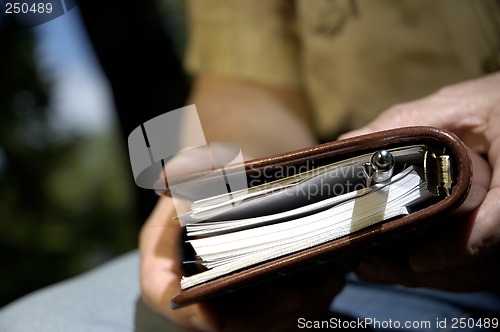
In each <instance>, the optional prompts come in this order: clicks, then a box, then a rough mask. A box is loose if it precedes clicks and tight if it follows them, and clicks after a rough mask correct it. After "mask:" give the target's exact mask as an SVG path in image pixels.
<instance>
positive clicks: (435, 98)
mask: <svg viewBox="0 0 500 332" xmlns="http://www.w3.org/2000/svg"><path fill="white" fill-rule="evenodd" d="M415 125H424V126H433V127H438V128H444V129H448V130H450V131H452V132H454V133H455V134H456V135H458V136H459V137H460V138H461V139H462V140H463V141H464V143H465V144H466V145H467V146H468V147H469V148H470V150H471V153H472V157H473V160H474V177H475V181H476V182H479V187H481V186H483V187H484V190H485V191H486V193H485V197H484V200H482V202H479V203H478V206H477V207H476V208H475V209H473V210H472V211H470V212H469V213H467V214H466V215H464V216H462V217H460V219H461V220H457V223H456V225H457V227H456V228H455V229H453V230H450V231H449V232H448V233H446V234H440V236H436V237H434V238H432V239H428V240H427V241H426V242H424V243H420V244H419V245H418V246H416V247H415V248H413V250H412V252H411V253H410V255H409V257H406V258H405V259H397V258H394V257H391V256H390V255H379V256H372V257H369V258H366V259H365V260H363V261H362V262H361V263H360V265H359V268H358V269H357V273H358V274H359V275H360V276H361V277H362V278H363V279H365V280H368V281H374V282H383V283H400V284H404V285H407V286H427V287H435V288H440V289H446V290H479V289H498V287H499V286H498V280H499V277H500V264H499V263H500V252H499V250H500V73H495V74H491V75H488V76H485V77H482V78H479V79H475V80H472V81H467V82H464V83H460V84H456V85H452V86H448V87H445V88H443V89H441V90H439V91H437V92H436V93H434V94H432V95H430V96H428V97H426V98H422V99H419V100H416V101H412V102H408V103H404V104H400V105H396V106H394V107H391V108H390V109H388V110H387V111H385V112H383V113H382V114H381V115H380V116H379V117H377V118H376V119H375V120H373V121H372V122H370V123H369V124H368V125H367V126H365V127H363V128H361V129H359V130H355V131H352V132H349V133H346V134H344V135H342V136H341V137H340V138H346V137H351V136H357V135H361V134H367V133H370V132H374V131H380V130H384V129H390V128H396V127H407V126H415ZM489 172H492V173H491V179H490V174H489ZM480 196H482V195H479V197H480ZM455 218H457V219H458V217H455Z"/></svg>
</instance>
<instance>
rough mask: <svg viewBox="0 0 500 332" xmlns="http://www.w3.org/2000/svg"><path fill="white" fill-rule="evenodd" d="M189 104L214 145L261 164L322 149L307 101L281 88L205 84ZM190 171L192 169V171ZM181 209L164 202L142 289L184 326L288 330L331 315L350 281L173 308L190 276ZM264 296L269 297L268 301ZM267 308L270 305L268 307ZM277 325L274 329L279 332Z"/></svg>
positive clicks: (272, 288)
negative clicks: (177, 217)
mask: <svg viewBox="0 0 500 332" xmlns="http://www.w3.org/2000/svg"><path fill="white" fill-rule="evenodd" d="M189 103H195V104H196V106H197V109H198V112H199V115H200V119H201V122H202V126H203V129H204V132H205V136H206V138H207V141H230V142H235V143H237V144H239V145H240V147H241V149H242V151H243V153H244V154H245V155H246V156H252V157H259V156H263V155H267V154H273V153H278V152H284V151H288V150H292V149H297V148H300V147H304V146H308V145H311V144H314V139H313V136H312V134H311V132H310V131H309V129H308V126H307V124H306V121H305V117H304V115H305V113H306V112H305V111H306V109H305V105H306V103H305V101H304V100H303V99H302V98H301V97H300V93H299V92H298V91H295V90H293V89H289V90H286V89H276V88H271V87H265V86H261V85H257V84H253V83H247V82H241V81H237V80H231V79H227V78H218V77H210V76H202V77H200V78H198V79H197V81H196V84H195V88H194V90H193V94H192V96H191V98H190V102H189ZM185 166H186V167H189V165H185ZM174 212H175V211H174V208H173V204H172V202H171V200H170V199H169V198H162V199H160V202H159V203H158V205H157V207H156V208H155V210H154V211H153V213H152V214H151V216H150V217H149V219H148V220H147V222H146V224H145V225H144V227H143V229H142V231H141V236H140V252H141V286H142V294H143V298H144V300H145V302H146V303H147V304H148V305H149V306H150V307H151V308H153V309H154V310H156V311H158V312H160V313H162V314H164V315H166V316H167V317H168V318H169V319H171V320H172V321H173V322H175V323H177V324H179V325H180V326H183V327H190V328H195V329H202V330H210V329H211V328H213V327H216V328H217V329H224V330H229V331H230V330H235V329H237V330H239V331H241V330H242V327H243V326H247V327H249V328H250V329H251V328H254V329H255V328H259V327H258V325H259V324H263V325H264V327H266V328H267V329H273V328H275V329H277V328H279V329H283V330H287V329H289V328H291V327H293V326H296V318H297V317H299V313H300V315H301V316H304V315H307V313H310V314H311V315H314V314H319V313H323V312H324V311H325V310H327V309H328V306H329V304H330V301H331V299H332V298H333V296H334V295H335V294H336V293H337V292H338V291H340V288H341V285H342V282H341V281H340V280H339V279H338V278H335V277H333V279H332V278H331V277H330V278H329V279H328V278H327V279H325V280H324V281H323V282H321V281H319V284H320V286H318V285H316V286H318V287H317V288H315V289H314V290H311V289H307V288H306V286H305V285H306V284H307V283H305V282H304V287H301V286H300V285H297V284H294V285H289V286H287V285H286V284H285V285H283V284H280V285H279V286H278V285H269V286H267V287H268V288H267V289H263V290H262V289H261V290H260V291H259V294H246V295H245V296H246V297H245V301H244V303H243V304H242V301H238V310H236V311H233V310H234V302H233V303H227V302H224V301H222V302H221V301H219V302H218V303H217V304H215V305H213V306H210V307H209V306H207V305H206V304H195V305H191V306H188V307H186V308H182V309H179V310H175V311H173V310H171V309H169V301H170V299H171V298H172V297H173V296H175V295H176V294H177V293H178V292H179V290H180V288H179V280H180V277H181V275H182V271H181V268H180V262H179V258H178V253H177V246H178V238H179V230H180V229H179V226H178V224H177V223H176V222H175V221H172V220H171V217H172V216H173V215H174ZM263 296H264V298H263ZM263 303H264V304H265V305H263ZM273 324H275V325H274V327H273Z"/></svg>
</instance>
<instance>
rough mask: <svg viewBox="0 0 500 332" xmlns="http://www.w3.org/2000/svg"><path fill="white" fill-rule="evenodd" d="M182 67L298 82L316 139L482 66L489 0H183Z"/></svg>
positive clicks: (494, 6)
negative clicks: (185, 8)
mask: <svg viewBox="0 0 500 332" xmlns="http://www.w3.org/2000/svg"><path fill="white" fill-rule="evenodd" d="M188 8H189V20H190V21H189V42H188V52H187V56H186V61H185V64H186V68H187V70H188V71H189V72H190V73H192V74H196V73H200V72H206V73H215V74H219V75H229V76H232V77H238V78H242V79H246V80H253V81H256V82H261V83H265V84H268V85H275V86H281V87H300V88H302V89H304V91H305V92H306V95H307V97H308V98H309V102H310V105H311V106H312V110H313V112H314V114H313V118H314V130H315V132H316V134H317V135H318V137H319V138H320V139H323V140H327V139H332V138H334V137H336V135H338V134H339V133H341V132H344V131H346V130H349V129H353V128H357V127H359V126H362V125H364V124H366V123H367V122H368V121H369V120H371V119H373V118H374V117H375V116H376V115H377V114H378V113H380V112H381V111H383V110H385V109H387V108H388V107H389V106H391V105H393V104H396V103H401V102H404V101H409V100H413V99H416V98H420V97H423V96H425V95H428V94H430V93H432V92H433V91H435V90H437V89H438V88H440V87H442V86H445V85H449V84H452V83H455V82H459V81H463V80H467V79H471V78H475V77H478V76H480V75H482V74H483V69H482V64H483V62H484V60H485V59H486V58H488V57H491V56H492V55H493V54H495V53H496V52H498V51H499V50H500V32H499V31H500V18H499V17H500V10H499V4H498V2H496V1H494V0H470V1H469V0H376V1H375V0H369V1H367V0H358V1H356V0H337V1H335V0H295V1H292V0H191V1H190V2H189V7H188Z"/></svg>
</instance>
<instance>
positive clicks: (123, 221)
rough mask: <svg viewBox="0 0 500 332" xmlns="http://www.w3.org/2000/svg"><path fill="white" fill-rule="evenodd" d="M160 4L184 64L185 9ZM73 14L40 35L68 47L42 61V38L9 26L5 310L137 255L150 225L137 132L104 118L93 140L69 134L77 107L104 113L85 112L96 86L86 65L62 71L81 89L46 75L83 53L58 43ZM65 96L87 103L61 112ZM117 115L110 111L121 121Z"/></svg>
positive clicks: (176, 1) (2, 127) (0, 178)
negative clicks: (139, 184)
mask: <svg viewBox="0 0 500 332" xmlns="http://www.w3.org/2000/svg"><path fill="white" fill-rule="evenodd" d="M159 4H160V5H159V7H158V8H159V9H160V14H161V16H162V17H163V18H164V19H165V21H164V22H165V26H164V28H165V30H166V31H167V32H168V33H169V34H170V35H171V36H172V41H173V44H174V47H175V51H176V52H177V53H178V55H179V56H182V52H183V47H184V41H185V30H184V29H183V27H181V25H183V24H184V17H183V10H184V2H183V1H182V0H172V1H168V0H163V1H160V3H159ZM77 9H78V8H77ZM73 12H74V10H72V11H71V12H68V13H67V14H65V15H63V16H61V17H59V18H57V19H55V20H53V21H52V22H49V23H46V24H43V25H41V26H39V27H37V28H36V29H38V32H40V31H41V32H42V33H45V36H49V37H50V40H52V43H56V44H58V45H59V46H61V45H63V46H64V47H66V48H63V49H62V51H61V49H55V50H54V49H51V48H53V46H54V45H52V46H51V45H50V43H48V44H49V45H48V46H47V45H45V46H43V47H45V49H44V48H43V47H42V51H43V52H41V51H40V48H41V46H40V33H38V34H37V33H36V31H37V30H36V29H31V28H30V29H25V28H23V27H20V26H13V25H12V24H9V25H5V24H2V20H1V19H0V266H1V267H0V271H1V272H0V307H1V306H3V305H5V304H7V303H10V302H11V301H13V300H15V299H17V298H19V297H21V296H22V295H24V294H27V293H29V292H31V291H34V290H36V289H39V288H41V287H44V286H47V285H50V284H53V283H55V282H58V281H61V280H64V279H67V278H70V277H72V276H75V275H78V274H80V273H82V272H84V271H87V270H89V269H91V268H93V267H95V266H98V265H99V264H102V263H104V262H106V261H108V260H109V259H111V258H113V257H116V256H117V255H120V254H122V253H125V252H127V251H129V250H132V249H134V248H136V247H137V236H138V232H139V229H140V226H141V224H142V222H143V219H144V213H143V211H142V214H141V211H139V210H140V209H139V208H138V206H137V205H138V204H137V195H138V190H137V188H136V187H135V184H134V181H133V177H132V174H131V170H130V164H129V159H128V151H127V145H126V144H127V143H126V136H127V135H128V133H127V132H125V131H124V129H123V128H122V127H120V123H119V121H117V119H116V115H115V114H111V115H110V114H107V115H105V118H106V119H107V121H106V123H105V125H101V126H99V128H98V129H96V130H90V131H89V130H79V129H78V128H77V127H75V123H77V124H78V122H81V123H80V124H81V125H83V126H84V127H85V126H87V127H89V126H92V125H93V124H92V123H85V121H86V120H82V119H85V117H83V118H82V117H81V116H76V113H75V116H74V118H73V119H72V121H73V123H72V124H71V125H70V126H68V127H65V124H64V123H65V120H64V117H66V120H67V118H68V117H69V119H70V122H71V118H72V117H73V115H72V112H73V111H74V110H73V109H72V108H73V107H75V106H78V107H75V108H79V111H80V112H82V108H83V112H86V111H88V112H89V114H92V113H95V112H96V110H95V109H88V110H85V105H86V104H85V103H83V101H85V100H84V98H93V96H92V95H89V94H88V93H86V92H85V91H87V90H86V86H85V84H89V83H88V82H87V81H85V80H84V79H83V78H82V79H80V77H79V76H78V75H79V74H78V73H79V72H85V71H88V70H87V68H86V67H85V66H83V67H82V66H81V64H80V63H79V62H78V61H80V60H81V59H77V60H70V61H69V62H70V63H71V66H73V67H71V68H79V69H77V70H76V71H75V72H72V71H71V72H64V70H66V69H65V68H62V69H61V68H60V69H61V71H62V72H63V73H64V74H66V76H71V75H73V77H71V78H72V80H73V82H78V84H77V85H68V84H67V83H65V82H64V81H63V82H61V81H60V80H61V77H60V76H61V75H60V74H61V73H60V72H59V73H58V72H57V70H54V69H53V68H49V70H47V68H44V64H43V62H44V61H43V60H48V62H50V61H52V62H54V61H56V62H57V57H56V58H55V60H54V59H50V58H51V57H53V56H55V55H54V54H52V53H51V52H59V56H64V57H66V58H70V57H71V55H72V54H73V55H75V54H76V55H78V52H81V51H80V49H76V50H75V49H71V47H72V46H71V45H73V43H69V44H71V45H69V44H68V43H67V42H66V41H65V40H64V39H62V40H58V38H63V37H64V36H62V37H59V35H58V34H59V33H61V32H62V31H61V30H57V29H61V28H60V27H61V26H62V25H60V22H62V20H69V19H72V18H69V17H70V14H71V13H73ZM71 15H73V16H74V15H77V14H74V13H73V14H71ZM51 24H52V25H51ZM54 24H55V25H54ZM58 24H59V25H58ZM79 28H80V29H82V27H81V26H80V27H79ZM51 29H53V30H51ZM51 34H52V35H51ZM83 34H85V33H84V32H83ZM80 37H81V36H80ZM80 37H78V36H73V35H72V36H71V38H80ZM84 39H85V38H84ZM54 40H55V42H54ZM78 43H80V44H81V43H87V44H88V43H89V41H88V40H83V41H82V40H79V41H78ZM78 43H77V44H78ZM65 44H66V45H65ZM86 47H87V48H89V49H92V46H90V45H87V46H86ZM61 53H64V54H61ZM93 56H95V55H93ZM41 57H42V58H41ZM43 57H46V58H48V59H44V58H43ZM77 58H78V57H77ZM41 60H42V61H41ZM72 61H73V62H72ZM93 61H94V62H95V63H93V66H96V63H97V61H95V59H94V60H93ZM87 65H88V64H87ZM79 66H80V67H79ZM96 67H98V65H97V66H96ZM51 70H52V72H51ZM93 70H97V71H100V69H99V68H97V69H96V68H93ZM100 75H101V76H102V77H101V78H100V79H102V78H104V80H105V77H104V76H105V75H104V74H103V73H102V72H100ZM63 76H64V75H63ZM80 80H81V81H80ZM65 84H66V86H65ZM106 84H107V83H106V82H104V83H103V86H106ZM93 88H94V90H96V89H97V90H99V88H98V87H93ZM71 89H73V91H71ZM61 90H62V93H63V94H64V93H69V94H72V95H78V94H80V95H81V98H83V99H82V103H81V104H77V105H75V104H74V102H75V101H73V104H72V103H71V102H67V101H66V102H62V103H61V101H60V100H58V98H61ZM74 90H76V91H74ZM100 93H103V94H105V93H108V94H109V92H106V91H104V92H103V91H100ZM101 97H102V96H101ZM96 98H97V97H96ZM108 98H109V99H110V100H112V98H111V97H109V96H108ZM63 99H64V98H63ZM87 101H88V100H87ZM76 102H77V103H78V100H76ZM90 104H92V103H90ZM111 104H112V102H111ZM61 105H62V106H61ZM113 107H114V106H113V105H111V110H109V109H108V110H107V112H109V111H111V112H113V111H114V110H113ZM56 108H58V109H56ZM61 108H63V110H62V111H61ZM97 111H98V112H99V111H100V110H97ZM140 111H141V110H138V112H140ZM166 111H168V110H166ZM63 120H64V121H63ZM89 121H90V120H89ZM94 121H95V119H94ZM90 122H91V121H90ZM139 124H140V122H139V123H137V125H139ZM139 195H151V200H156V196H155V194H154V193H153V192H152V191H146V190H143V191H142V192H141V191H139Z"/></svg>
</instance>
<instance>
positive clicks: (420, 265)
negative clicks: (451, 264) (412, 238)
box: [410, 247, 445, 273]
mask: <svg viewBox="0 0 500 332" xmlns="http://www.w3.org/2000/svg"><path fill="white" fill-rule="evenodd" d="M410 265H411V267H412V269H413V271H415V272H420V273H421V272H430V271H439V270H442V269H443V268H444V266H445V264H444V255H443V253H442V252H441V251H440V250H437V249H435V248H432V247H425V248H422V249H419V250H416V251H415V252H414V253H412V255H411V256H410Z"/></svg>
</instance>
